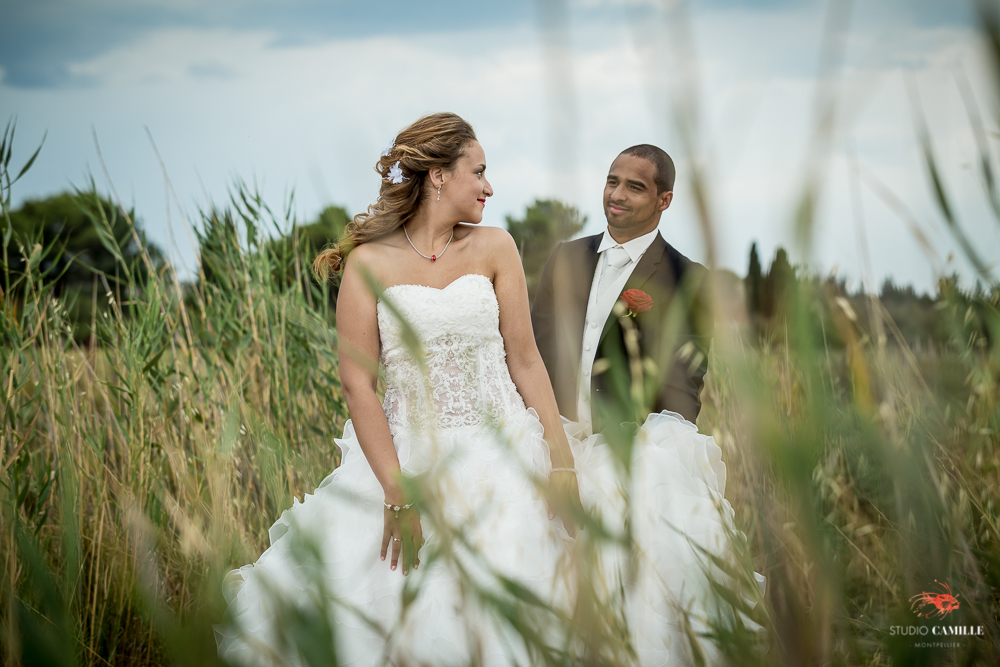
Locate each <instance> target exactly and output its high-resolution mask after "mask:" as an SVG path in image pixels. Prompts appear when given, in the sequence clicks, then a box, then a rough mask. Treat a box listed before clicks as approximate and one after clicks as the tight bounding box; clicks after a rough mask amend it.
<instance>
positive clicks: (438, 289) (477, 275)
mask: <svg viewBox="0 0 1000 667" xmlns="http://www.w3.org/2000/svg"><path fill="white" fill-rule="evenodd" d="M463 278H482V279H483V280H485V281H486V282H488V283H489V284H490V287H492V286H493V281H492V280H490V279H489V277H487V276H484V275H483V274H481V273H464V274H462V275H460V276H459V277H458V278H455V279H454V280H452V281H451V282H450V283H448V284H447V285H445V286H444V287H431V286H430V285H420V284H419V283H396V284H395V285H389V286H388V287H386V288H385V289H384V290H383V292H388V291H389V290H391V289H396V288H397V287H422V288H424V289H429V290H433V291H435V292H444V291H446V290H447V289H448V288H449V287H451V286H452V285H454V284H455V283H457V282H458V281H460V280H462V279H463Z"/></svg>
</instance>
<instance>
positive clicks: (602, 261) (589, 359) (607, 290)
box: [577, 229, 660, 432]
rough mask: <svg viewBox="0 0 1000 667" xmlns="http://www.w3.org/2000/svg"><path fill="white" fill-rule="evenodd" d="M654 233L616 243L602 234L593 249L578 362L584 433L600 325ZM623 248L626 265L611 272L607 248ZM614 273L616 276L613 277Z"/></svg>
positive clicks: (588, 426) (579, 406)
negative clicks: (590, 277) (591, 281)
mask: <svg viewBox="0 0 1000 667" xmlns="http://www.w3.org/2000/svg"><path fill="white" fill-rule="evenodd" d="M659 233H660V231H659V230H658V229H654V230H653V231H651V232H649V233H648V234H643V235H642V236H638V237H636V238H634V239H632V240H631V241H626V242H625V243H618V242H617V241H615V240H614V239H613V238H612V237H611V234H610V233H609V232H608V231H607V230H605V231H604V237H603V238H602V239H601V244H600V245H599V246H598V247H597V254H598V259H597V266H596V267H595V269H594V281H593V283H591V286H590V297H589V299H588V300H587V316H586V320H585V321H584V323H583V347H582V356H581V360H580V378H579V380H578V382H577V421H578V422H579V423H580V424H581V425H585V426H586V431H587V432H590V431H591V428H592V424H593V419H592V416H591V412H590V381H591V377H590V374H591V371H592V369H593V366H594V359H595V357H596V355H597V346H598V344H599V343H600V342H601V332H602V331H604V323H605V322H606V321H607V319H608V317H609V316H610V315H611V309H612V308H614V305H615V302H616V301H618V297H619V296H620V295H621V292H622V289H624V288H625V283H627V282H628V279H629V276H631V275H632V271H633V270H634V269H635V267H636V265H637V264H638V263H639V260H640V259H641V258H642V255H643V254H644V253H645V252H646V250H647V249H648V248H649V246H650V245H651V244H652V243H653V240H654V239H655V238H656V235H657V234H659ZM616 246H617V247H619V248H624V249H625V252H627V253H628V257H629V261H628V262H626V263H625V264H624V265H623V266H622V267H621V268H617V269H616V268H615V267H614V266H610V265H609V264H608V253H607V252H605V251H606V250H608V249H609V248H614V247H616ZM615 273H617V275H615Z"/></svg>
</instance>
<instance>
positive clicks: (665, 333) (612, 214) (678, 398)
mask: <svg viewBox="0 0 1000 667" xmlns="http://www.w3.org/2000/svg"><path fill="white" fill-rule="evenodd" d="M673 187H674V163H673V161H672V160H671V159H670V156H669V155H667V154H666V153H665V152H664V151H663V150H662V149H660V148H657V147H656V146H651V145H649V144H640V145H638V146H633V147H631V148H627V149H625V150H624V151H622V152H621V154H620V155H618V157H617V158H616V159H615V161H614V162H613V163H612V164H611V169H610V170H609V171H608V177H607V181H606V182H605V186H604V214H605V216H606V217H607V220H608V226H607V229H606V230H605V231H604V232H602V233H600V234H597V235H595V236H588V237H584V238H581V239H576V240H574V241H566V242H563V243H560V244H559V245H558V246H556V248H555V250H553V251H552V255H551V256H550V257H549V260H548V263H547V264H546V265H545V270H544V271H543V273H542V277H541V282H540V283H539V285H538V290H537V291H536V293H535V300H534V303H533V305H532V309H531V323H532V326H533V327H534V332H535V341H536V343H537V344H538V350H539V352H540V353H541V355H542V360H543V361H544V363H545V368H546V369H547V370H548V373H549V378H550V379H551V381H552V387H553V389H554V390H555V395H556V401H557V403H558V404H559V412H560V414H562V415H563V416H564V417H566V418H568V419H570V420H573V421H577V422H580V423H581V424H585V425H590V426H591V428H592V431H593V432H594V433H596V432H599V431H601V430H604V428H605V426H606V425H609V424H614V423H620V422H622V421H635V415H636V410H635V407H634V402H632V398H633V396H634V395H633V394H631V387H632V373H633V372H634V371H635V370H636V366H635V365H631V366H630V364H629V360H630V359H633V360H634V359H635V358H636V357H635V355H634V354H632V355H631V356H630V354H629V345H628V344H627V337H628V335H629V334H628V331H629V330H634V331H636V332H637V333H638V351H639V356H640V357H641V358H642V359H643V360H646V361H645V362H644V363H643V365H642V368H643V370H642V375H643V378H642V382H643V408H644V412H645V410H652V411H654V412H659V411H661V410H671V411H673V412H679V413H680V414H681V415H683V416H684V417H685V418H686V419H688V420H689V421H691V422H694V421H695V420H696V419H697V417H698V412H699V411H700V410H701V396H700V394H701V389H702V387H703V386H704V377H705V371H706V369H707V365H708V350H709V346H710V344H711V325H710V322H709V319H708V317H707V308H706V307H705V304H704V299H703V298H702V296H701V295H702V294H703V293H704V291H703V290H705V289H706V288H707V285H706V284H705V283H706V278H707V271H706V269H705V267H704V266H702V265H701V264H698V263H697V262H693V261H691V260H689V259H688V258H687V257H685V256H684V255H682V254H681V253H679V252H678V251H677V250H675V249H674V248H673V247H672V246H671V245H670V244H669V243H667V242H666V241H664V240H663V237H662V236H660V233H659V231H658V230H657V227H658V225H659V222H660V215H661V214H662V213H663V211H665V210H666V209H667V207H669V206H670V202H671V200H672V199H673ZM628 290H641V293H637V292H629V293H628V294H626V295H625V296H627V297H633V300H632V301H631V302H626V301H625V300H624V299H622V294H623V292H626V291H628ZM650 299H651V304H650ZM619 301H621V302H622V305H623V306H625V307H626V308H628V310H627V311H626V312H625V314H624V316H619V315H617V314H614V313H612V309H613V307H614V306H615V303H616V302H619ZM647 308H648V309H647ZM622 311H623V309H622V308H621V307H619V313H621V312H622ZM632 314H634V318H633V317H630V316H629V315H632ZM632 325H634V327H633V326H632ZM631 335H632V336H633V337H634V336H635V334H631ZM634 349H635V348H634V347H633V351H634ZM650 362H651V363H650ZM640 422H641V420H640Z"/></svg>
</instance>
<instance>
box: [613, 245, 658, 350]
mask: <svg viewBox="0 0 1000 667" xmlns="http://www.w3.org/2000/svg"><path fill="white" fill-rule="evenodd" d="M666 249H667V242H666V241H664V240H663V236H661V235H660V234H657V235H656V237H655V238H654V239H653V242H652V243H651V244H650V245H649V247H648V248H647V249H646V252H644V253H643V254H642V257H641V258H640V259H639V264H638V265H637V266H636V267H635V269H634V270H633V271H632V275H630V276H629V277H628V280H627V281H625V287H624V289H622V291H623V292H624V291H625V290H629V289H642V287H643V286H644V285H645V284H646V281H647V280H649V278H650V276H652V275H653V274H654V273H655V272H656V271H657V269H658V268H659V266H660V263H661V261H662V260H663V255H664V252H665V251H666ZM616 321H617V318H616V317H615V314H614V311H613V310H612V312H611V314H610V315H608V319H607V320H605V322H604V330H603V331H601V339H600V340H601V342H603V341H604V337H605V336H607V335H608V331H610V330H611V327H612V326H613V325H614V323H615V322H616Z"/></svg>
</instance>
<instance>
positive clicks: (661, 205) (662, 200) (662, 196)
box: [656, 190, 674, 211]
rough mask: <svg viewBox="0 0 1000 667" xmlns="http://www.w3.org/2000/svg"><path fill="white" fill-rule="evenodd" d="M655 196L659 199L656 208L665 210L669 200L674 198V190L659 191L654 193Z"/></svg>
mask: <svg viewBox="0 0 1000 667" xmlns="http://www.w3.org/2000/svg"><path fill="white" fill-rule="evenodd" d="M656 198H657V199H658V200H659V201H658V203H657V206H656V210H657V211H666V210H667V208H668V207H669V206H670V202H671V201H673V199H674V191H673V190H667V191H666V192H661V193H659V194H657V195H656Z"/></svg>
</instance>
